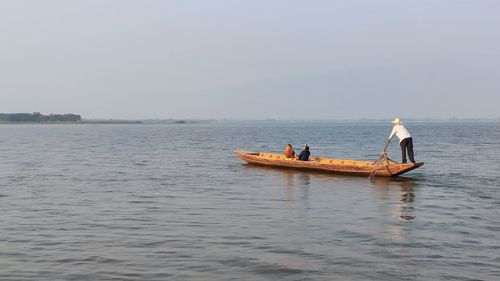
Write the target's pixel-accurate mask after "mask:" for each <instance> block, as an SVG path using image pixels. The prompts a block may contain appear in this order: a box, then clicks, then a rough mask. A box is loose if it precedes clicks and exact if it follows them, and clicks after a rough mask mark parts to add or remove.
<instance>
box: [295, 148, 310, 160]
mask: <svg viewBox="0 0 500 281" xmlns="http://www.w3.org/2000/svg"><path fill="white" fill-rule="evenodd" d="M309 155H311V152H309V150H305V149H304V150H302V151H301V152H300V154H299V156H298V158H299V159H298V160H300V161H309Z"/></svg>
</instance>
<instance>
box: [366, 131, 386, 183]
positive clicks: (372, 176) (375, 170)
mask: <svg viewBox="0 0 500 281" xmlns="http://www.w3.org/2000/svg"><path fill="white" fill-rule="evenodd" d="M391 139H392V138H390V139H388V140H387V142H386V143H385V146H384V149H383V150H382V153H380V157H379V158H378V160H377V163H376V164H375V168H373V171H372V172H371V173H370V176H369V177H368V178H369V179H370V181H373V179H374V178H375V175H376V174H377V170H378V166H379V165H380V162H381V161H380V160H381V159H382V157H384V155H385V152H386V150H387V147H388V146H389V143H390V142H391Z"/></svg>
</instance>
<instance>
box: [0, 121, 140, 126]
mask: <svg viewBox="0 0 500 281" xmlns="http://www.w3.org/2000/svg"><path fill="white" fill-rule="evenodd" d="M15 124H19V125H21V124H31V125H54V124H61V125H63V124H82V125H83V124H144V123H143V122H141V121H131V120H116V121H115V120H83V121H68V122H65V121H48V122H9V121H0V125H15Z"/></svg>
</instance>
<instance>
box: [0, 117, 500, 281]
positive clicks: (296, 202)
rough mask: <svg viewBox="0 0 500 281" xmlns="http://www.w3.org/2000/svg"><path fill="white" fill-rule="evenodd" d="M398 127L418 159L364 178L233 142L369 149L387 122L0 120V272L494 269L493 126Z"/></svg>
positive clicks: (497, 247) (136, 276)
mask: <svg viewBox="0 0 500 281" xmlns="http://www.w3.org/2000/svg"><path fill="white" fill-rule="evenodd" d="M407 128H408V129H409V130H410V132H411V133H412V134H413V137H414V144H415V154H416V159H417V160H418V161H424V162H425V163H426V164H425V166H424V167H422V168H421V169H418V170H415V171H412V172H410V173H408V174H407V175H406V176H405V177H400V178H397V179H377V180H376V181H375V182H374V183H371V182H370V181H369V180H367V179H366V178H365V177H350V176H335V175H329V174H324V173H310V172H304V171H300V170H283V169H271V168H263V167H254V166H250V165H247V164H243V163H242V162H241V161H240V160H239V159H237V158H235V157H234V156H232V151H233V150H236V149H246V150H255V151H275V152H280V151H281V150H282V148H283V146H284V145H285V144H286V143H292V144H294V145H295V146H299V145H302V144H303V143H306V142H307V143H309V144H310V145H311V151H312V154H313V155H318V156H328V157H339V158H349V159H371V160H375V159H376V158H377V154H378V153H379V152H380V150H381V148H382V146H383V145H384V138H385V137H386V135H387V134H388V133H389V131H390V129H391V126H390V124H382V123H314V122H310V123H291V122H287V123H278V122H267V123H248V122H247V123H243V122H241V123H212V124H178V125H1V126H0V134H1V136H2V138H1V139H0V155H1V158H0V214H1V224H0V279H1V280H500V234H499V231H500V219H499V216H500V211H499V209H500V190H499V189H500V161H499V160H500V124H499V123H498V122H497V123H495V122H492V123H418V122H415V123H411V122H409V123H408V124H407ZM390 156H391V157H392V158H393V159H395V160H398V161H399V160H400V156H399V148H398V146H397V143H396V142H395V143H393V144H392V146H391V147H390Z"/></svg>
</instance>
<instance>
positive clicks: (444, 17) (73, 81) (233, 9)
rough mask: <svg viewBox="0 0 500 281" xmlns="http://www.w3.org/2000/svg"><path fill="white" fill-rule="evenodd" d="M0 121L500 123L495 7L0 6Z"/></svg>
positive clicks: (476, 0)
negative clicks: (35, 115) (1, 115)
mask: <svg viewBox="0 0 500 281" xmlns="http://www.w3.org/2000/svg"><path fill="white" fill-rule="evenodd" d="M0 40H1V43H0V112H33V111H39V112H42V113H51V112H53V113H68V112H71V113H79V114H82V115H83V116H84V117H87V118H134V119H135V118H170V117H172V118H252V119H264V118H283V119H286V118H293V119H336V118H392V117H395V116H397V117H401V118H448V117H474V118H476V117H480V118H498V117H500V109H499V107H500V1H498V0H492V1H481V0H470V1H459V0H449V1H445V0H439V1H437V0H430V1H422V0H419V1H402V0H394V1H382V0H378V1H373V0H366V1H355V0H345V1H333V0H328V1H306V0H302V1H291V0H283V1H275V0H262V1H259V0H246V1H237V0H227V1H222V0H221V1H218V0H212V1H205V0H198V1H189V0H179V1H168V0H165V1H151V0H135V1H124V0H116V1H107V0H96V1H92V0H81V1H77V0H73V1H67V0H60V1H52V0H44V1H39V0H33V1H23V0H11V1H9V0H0Z"/></svg>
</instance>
